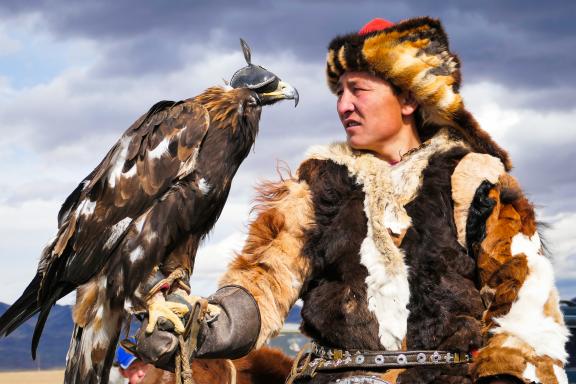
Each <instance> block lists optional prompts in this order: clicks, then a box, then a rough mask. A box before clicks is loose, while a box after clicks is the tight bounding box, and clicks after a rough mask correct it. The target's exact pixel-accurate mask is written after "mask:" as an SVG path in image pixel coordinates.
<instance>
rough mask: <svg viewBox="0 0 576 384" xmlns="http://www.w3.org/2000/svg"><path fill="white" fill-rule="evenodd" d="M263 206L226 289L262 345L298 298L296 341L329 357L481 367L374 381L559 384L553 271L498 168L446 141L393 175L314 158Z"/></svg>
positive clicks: (443, 134)
mask: <svg viewBox="0 0 576 384" xmlns="http://www.w3.org/2000/svg"><path fill="white" fill-rule="evenodd" d="M258 201H259V204H258V206H257V207H256V209H257V211H258V213H259V215H258V217H257V218H256V219H255V220H254V222H253V223H252V224H251V226H250V232H249V235H248V240H247V243H246V246H245V247H244V249H243V251H242V252H241V254H239V255H238V256H237V257H236V259H235V260H234V261H233V262H232V263H231V265H230V268H229V270H228V272H227V273H226V274H225V275H224V277H223V279H222V284H223V285H224V284H240V285H243V286H245V287H246V288H247V289H249V290H250V291H251V293H252V294H253V295H254V297H255V298H256V300H257V302H258V304H259V308H260V311H261V315H262V330H261V334H260V340H259V344H262V343H264V342H265V340H266V339H267V338H269V337H271V336H272V335H274V334H275V332H277V331H278V330H279V329H280V328H281V326H282V322H283V318H284V316H285V315H286V313H287V311H288V309H289V308H290V306H291V305H292V304H293V303H294V301H295V300H296V299H298V298H301V299H302V300H303V303H304V306H303V309H302V318H303V322H302V325H301V330H302V332H303V333H305V334H306V335H308V336H310V337H311V338H312V339H314V340H315V341H316V342H318V343H319V344H321V345H324V346H327V347H335V348H340V349H361V350H445V351H454V352H472V351H473V352H474V354H475V359H474V363H473V364H462V365H454V366H446V365H444V366H438V367H416V368H409V369H405V370H390V371H388V372H385V373H379V374H380V375H381V377H384V378H385V379H386V380H388V381H390V382H397V383H409V384H417V383H473V382H474V381H475V380H476V379H478V378H480V377H484V376H491V375H497V374H509V375H512V376H516V377H518V378H519V379H521V380H526V381H535V382H541V383H562V382H566V381H564V380H565V374H564V371H563V369H562V367H563V364H564V362H565V361H566V352H565V350H564V343H565V341H566V336H567V331H566V328H565V327H564V325H563V323H562V316H561V314H560V312H559V309H558V296H557V294H556V289H555V288H554V282H553V273H552V268H551V263H550V261H549V259H548V258H546V257H545V256H543V253H542V250H541V248H542V247H541V244H540V240H539V236H538V232H537V230H536V224H535V218H534V212H533V209H532V206H531V205H530V203H529V202H528V200H527V199H526V198H525V197H524V195H523V194H522V191H521V190H520V188H519V187H518V185H517V183H516V181H515V180H514V179H513V178H512V177H511V176H509V175H508V174H507V173H506V171H505V167H504V165H503V163H502V161H501V160H500V159H498V158H497V157H494V156H491V155H489V154H480V153H476V152H473V150H472V149H471V147H470V146H469V145H468V144H466V143H465V142H463V141H462V140H460V139H459V138H458V137H453V136H452V135H451V133H450V131H448V130H446V129H442V130H439V131H438V132H437V133H436V134H435V135H433V136H432V137H431V138H430V139H429V140H427V141H426V142H425V143H424V144H423V145H422V146H421V147H420V148H418V149H416V150H414V151H412V152H410V153H408V154H407V155H405V156H404V157H403V159H402V161H401V162H400V163H398V164H396V165H389V164H388V163H386V162H384V161H382V160H379V159H378V158H376V157H375V156H373V155H371V154H369V153H364V152H357V151H354V150H352V149H351V148H350V147H348V146H347V145H346V144H332V145H329V146H319V147H314V148H312V149H311V150H310V151H309V154H308V157H307V159H306V160H305V161H304V162H303V163H302V164H301V166H300V167H299V169H298V172H297V176H296V177H293V178H287V179H285V180H282V181H281V182H279V183H268V184H266V185H264V186H262V187H261V188H260V197H259V200H258ZM351 374H353V373H352V372H343V373H337V374H334V373H331V374H322V373H320V374H318V375H316V376H315V377H314V378H310V379H309V381H303V382H310V383H328V382H333V381H335V380H336V379H337V378H341V377H344V376H346V375H351Z"/></svg>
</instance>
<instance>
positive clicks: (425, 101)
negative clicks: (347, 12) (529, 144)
mask: <svg viewBox="0 0 576 384" xmlns="http://www.w3.org/2000/svg"><path fill="white" fill-rule="evenodd" d="M346 71H359V72H368V73H371V74H373V75H375V76H378V77H380V78H383V79H385V80H387V81H389V82H390V83H392V84H393V85H394V86H396V87H398V88H400V89H402V90H404V91H409V92H410V93H411V94H412V95H413V97H414V98H415V100H416V101H417V102H418V104H419V106H420V113H421V116H422V117H423V120H424V121H425V123H426V124H428V125H430V124H432V125H436V126H450V127H452V128H453V130H455V131H456V132H457V133H458V134H459V135H460V136H461V137H462V138H463V139H464V140H465V141H466V142H467V143H468V144H470V145H471V146H472V148H473V149H474V150H476V151H478V152H482V153H488V154H491V155H494V156H496V157H499V158H500V159H501V160H502V162H503V163H504V165H505V167H506V169H508V170H509V169H510V168H511V163H510V160H509V158H508V154H507V153H506V151H504V150H503V149H502V148H500V147H499V146H498V145H497V144H496V143H495V142H494V141H493V140H492V139H491V138H490V136H489V135H488V133H486V132H485V131H484V130H482V129H481V128H480V126H479V124H478V123H477V122H476V120H475V119H474V117H473V116H472V115H471V114H470V113H469V112H468V111H467V110H466V109H465V108H464V103H463V101H462V97H461V96H460V81H461V75H460V61H459V59H458V56H456V55H455V54H453V53H452V52H450V49H449V46H448V37H447V35H446V33H445V32H444V29H443V28H442V24H441V23H440V21H439V20H436V19H431V18H429V17H418V18H414V19H408V20H404V21H401V22H399V23H397V24H393V23H391V22H389V21H386V20H383V19H375V20H372V21H371V22H369V23H368V24H366V25H365V26H364V27H363V28H362V29H361V30H360V31H359V32H358V33H351V34H348V35H344V36H338V37H336V38H335V39H333V40H332V42H331V43H330V45H329V46H328V56H327V59H326V74H327V80H328V86H329V87H330V89H331V90H332V92H334V93H335V92H336V87H337V84H338V79H339V78H340V76H341V75H342V74H343V73H344V72H346Z"/></svg>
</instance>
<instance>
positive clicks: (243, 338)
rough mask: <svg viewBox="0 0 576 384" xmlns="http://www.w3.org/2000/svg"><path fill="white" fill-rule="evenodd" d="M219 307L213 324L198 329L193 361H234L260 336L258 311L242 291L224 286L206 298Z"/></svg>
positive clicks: (209, 323) (238, 288) (255, 304)
mask: <svg viewBox="0 0 576 384" xmlns="http://www.w3.org/2000/svg"><path fill="white" fill-rule="evenodd" d="M208 302H209V303H210V304H216V305H218V306H219V307H221V309H222V312H221V313H220V314H219V315H218V317H217V319H216V320H214V321H210V320H208V321H207V322H205V323H204V324H202V327H201V328H200V333H199V335H198V345H199V348H198V351H197V352H196V353H195V354H194V356H195V357H205V358H227V359H238V358H240V357H242V356H245V355H247V354H248V352H250V351H251V350H252V348H254V345H255V344H256V341H257V340H258V335H259V334H260V310H259V309H258V304H257V303H256V300H255V299H254V297H253V296H252V295H251V294H250V292H248V291H247V290H246V289H245V288H243V287H240V286H237V285H228V286H225V287H222V288H220V289H219V290H218V291H216V293H214V294H213V295H212V296H210V297H209V298H208Z"/></svg>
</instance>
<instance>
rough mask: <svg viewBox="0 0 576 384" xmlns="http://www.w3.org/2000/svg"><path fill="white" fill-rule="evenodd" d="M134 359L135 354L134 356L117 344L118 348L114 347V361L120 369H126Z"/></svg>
mask: <svg viewBox="0 0 576 384" xmlns="http://www.w3.org/2000/svg"><path fill="white" fill-rule="evenodd" d="M136 359H137V357H136V356H134V355H133V354H131V353H130V352H128V351H127V350H125V349H124V348H122V347H121V346H118V348H117V349H116V361H117V362H118V365H120V367H121V368H122V369H127V368H128V367H129V366H130V364H132V363H133V362H134V360H136Z"/></svg>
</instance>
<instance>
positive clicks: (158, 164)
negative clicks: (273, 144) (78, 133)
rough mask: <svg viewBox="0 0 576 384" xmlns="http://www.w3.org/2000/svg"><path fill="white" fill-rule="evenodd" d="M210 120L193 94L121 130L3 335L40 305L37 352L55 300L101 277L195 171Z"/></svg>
mask: <svg viewBox="0 0 576 384" xmlns="http://www.w3.org/2000/svg"><path fill="white" fill-rule="evenodd" d="M209 124H210V121H209V115H208V112H207V110H206V109H205V108H204V107H203V106H202V105H200V104H199V103H197V102H194V101H193V100H185V101H181V102H160V103H157V104H156V105H154V106H153V107H152V108H151V109H150V111H149V112H148V113H146V114H145V115H144V116H142V117H141V118H140V119H138V120H137V121H136V122H135V123H134V124H133V125H132V126H131V127H130V128H129V129H128V130H127V131H126V132H125V133H124V134H123V135H122V137H121V138H120V140H119V141H118V142H117V143H116V144H115V145H114V146H113V148H112V149H111V150H110V151H109V152H108V154H107V155H106V156H105V158H104V159H103V160H102V162H101V163H100V164H99V165H98V166H97V167H96V168H95V169H94V170H93V171H92V172H91V173H90V175H88V176H87V177H86V178H85V179H84V180H83V181H82V182H81V183H80V185H79V186H78V187H77V188H76V190H74V192H72V194H71V195H70V196H69V197H68V198H67V199H66V201H65V203H64V204H63V206H62V209H61V210H60V213H59V215H58V227H59V228H58V233H57V235H56V237H55V239H54V240H53V241H52V242H51V243H50V244H48V246H47V247H46V248H45V249H44V251H43V254H42V256H41V259H40V262H39V265H38V272H37V274H36V276H35V277H34V279H33V280H32V282H31V283H30V284H29V286H28V287H27V288H26V290H25V291H24V293H23V294H22V296H21V297H20V298H19V299H18V300H17V301H16V302H15V303H14V304H13V305H12V306H11V307H10V308H9V309H8V310H7V311H6V312H5V313H4V314H3V316H2V317H0V335H8V334H9V333H11V332H12V331H13V330H14V329H15V328H16V327H18V326H19V325H20V324H22V323H23V322H24V321H26V320H28V319H29V318H30V317H32V316H33V315H34V314H35V313H37V312H39V311H40V312H41V313H40V316H39V318H38V322H37V323H36V329H35V332H34V337H33V341H32V355H33V357H34V356H35V350H36V347H37V344H38V341H39V338H40V335H41V332H42V329H43V326H44V323H45V321H46V318H47V316H48V313H49V311H50V308H51V307H52V305H53V304H54V303H55V302H56V301H57V300H58V299H60V298H61V297H63V296H65V295H66V294H68V293H69V292H71V291H73V290H74V289H75V288H76V287H77V286H79V285H81V284H84V283H86V282H87V281H88V280H90V279H91V278H92V277H93V276H95V275H96V274H97V273H98V272H99V271H100V270H101V269H102V268H103V266H104V265H105V263H106V262H107V260H108V259H109V258H110V256H111V255H112V254H113V252H114V250H115V248H116V247H117V245H118V243H119V242H120V241H121V240H122V238H123V237H124V236H125V233H126V231H127V230H128V229H129V228H130V225H131V224H132V225H133V223H132V222H133V221H134V219H135V218H138V217H139V216H140V215H141V214H142V213H143V212H146V210H147V209H149V207H150V206H152V205H154V203H155V202H156V201H158V200H159V199H160V198H161V197H162V195H163V194H164V193H165V192H166V191H168V190H169V189H170V188H171V186H172V185H173V184H175V183H178V181H179V180H180V179H183V178H185V177H186V176H187V175H188V174H190V173H191V172H192V171H193V170H194V163H195V159H196V155H197V153H198V151H199V148H200V146H201V145H202V142H203V139H204V137H205V135H206V132H207V130H208V127H209Z"/></svg>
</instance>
